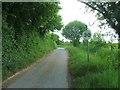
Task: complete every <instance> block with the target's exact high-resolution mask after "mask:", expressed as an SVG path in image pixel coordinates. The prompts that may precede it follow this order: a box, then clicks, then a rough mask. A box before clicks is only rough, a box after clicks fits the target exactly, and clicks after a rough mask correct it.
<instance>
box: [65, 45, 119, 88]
mask: <svg viewBox="0 0 120 90" xmlns="http://www.w3.org/2000/svg"><path fill="white" fill-rule="evenodd" d="M67 49H68V51H69V56H70V58H69V68H70V72H71V75H72V76H73V83H74V87H77V88H111V87H112V88H115V87H118V74H117V72H118V71H117V69H118V61H117V55H118V54H117V51H116V50H114V51H113V52H112V53H111V51H110V50H109V49H106V48H102V49H99V50H97V52H90V62H88V61H87V58H86V54H87V53H86V48H85V47H84V46H80V47H79V48H78V47H72V46H69V47H67Z"/></svg>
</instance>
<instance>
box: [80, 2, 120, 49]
mask: <svg viewBox="0 0 120 90" xmlns="http://www.w3.org/2000/svg"><path fill="white" fill-rule="evenodd" d="M82 3H84V4H85V5H87V6H88V7H90V8H91V9H92V10H93V11H95V10H96V11H98V13H97V16H98V19H99V20H106V22H107V24H108V25H109V26H110V27H111V28H113V29H114V30H115V31H116V33H117V34H118V35H119V39H118V41H119V45H118V48H120V16H119V15H120V1H116V2H82ZM104 24H106V23H102V26H103V25H104Z"/></svg>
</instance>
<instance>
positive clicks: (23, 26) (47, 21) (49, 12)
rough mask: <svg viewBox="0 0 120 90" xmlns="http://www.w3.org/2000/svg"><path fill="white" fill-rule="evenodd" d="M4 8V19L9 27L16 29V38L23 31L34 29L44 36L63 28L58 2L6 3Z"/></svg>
mask: <svg viewBox="0 0 120 90" xmlns="http://www.w3.org/2000/svg"><path fill="white" fill-rule="evenodd" d="M2 7H3V8H2V9H3V11H2V12H3V19H6V21H7V23H8V25H9V27H12V28H14V29H15V33H16V34H15V35H16V37H18V35H20V34H21V32H22V31H30V30H33V29H36V30H37V31H38V32H39V33H40V35H41V36H44V35H45V33H46V32H48V31H53V30H54V29H57V30H60V29H61V27H62V23H61V21H62V19H61V16H60V15H58V12H59V10H60V6H59V5H58V3H57V2H54V3H51V2H43V3H41V2H34V3H31V2H24V3H23V2H4V3H3V5H2Z"/></svg>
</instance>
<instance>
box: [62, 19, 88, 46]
mask: <svg viewBox="0 0 120 90" xmlns="http://www.w3.org/2000/svg"><path fill="white" fill-rule="evenodd" d="M85 30H86V25H85V24H84V23H82V22H80V21H73V22H70V23H68V24H67V25H66V26H65V27H64V28H63V32H62V34H63V36H65V37H66V38H67V39H69V40H71V42H72V43H73V45H74V46H77V45H78V43H79V40H80V38H81V36H82V33H83V31H85Z"/></svg>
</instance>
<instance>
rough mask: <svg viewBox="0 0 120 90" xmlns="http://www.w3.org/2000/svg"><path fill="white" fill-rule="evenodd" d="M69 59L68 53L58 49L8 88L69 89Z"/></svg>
mask: <svg viewBox="0 0 120 90" xmlns="http://www.w3.org/2000/svg"><path fill="white" fill-rule="evenodd" d="M67 59H68V54H67V51H66V50H65V49H64V48H58V49H56V50H54V51H53V52H52V53H51V54H50V55H49V56H47V57H46V58H45V60H43V61H42V62H40V63H39V64H37V65H36V66H34V67H33V68H32V69H30V70H29V71H27V72H26V73H25V74H24V75H23V76H21V77H20V78H18V79H16V80H15V81H14V82H13V83H11V84H10V85H9V86H8V87H7V88H68V87H69V85H68V67H67Z"/></svg>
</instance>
